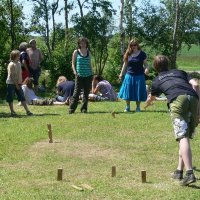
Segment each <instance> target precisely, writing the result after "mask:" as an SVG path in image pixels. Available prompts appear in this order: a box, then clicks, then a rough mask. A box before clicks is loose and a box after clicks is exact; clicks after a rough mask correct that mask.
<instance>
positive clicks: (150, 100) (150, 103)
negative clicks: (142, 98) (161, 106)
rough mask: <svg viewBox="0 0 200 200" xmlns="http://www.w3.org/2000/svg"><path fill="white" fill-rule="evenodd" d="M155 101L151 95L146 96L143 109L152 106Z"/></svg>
mask: <svg viewBox="0 0 200 200" xmlns="http://www.w3.org/2000/svg"><path fill="white" fill-rule="evenodd" d="M155 99H156V97H155V96H152V95H151V94H149V95H148V98H147V101H146V103H145V106H144V109H146V108H147V107H148V106H151V105H152V102H153V101H154V100H155Z"/></svg>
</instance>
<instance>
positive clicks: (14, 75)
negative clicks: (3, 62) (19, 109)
mask: <svg viewBox="0 0 200 200" xmlns="http://www.w3.org/2000/svg"><path fill="white" fill-rule="evenodd" d="M19 59H20V51H18V50H13V51H12V52H11V54H10V63H9V64H8V68H7V70H8V76H7V79H6V84H7V97H6V101H7V102H8V104H9V108H10V111H11V116H13V117H14V116H17V114H16V113H15V111H14V108H13V98H14V94H15V93H16V95H17V99H18V101H21V104H22V106H23V107H24V109H25V110H26V114H27V115H29V116H30V115H33V113H31V112H30V111H29V109H28V106H27V104H26V101H25V97H24V93H23V90H22V88H21V84H22V69H21V63H20V62H19Z"/></svg>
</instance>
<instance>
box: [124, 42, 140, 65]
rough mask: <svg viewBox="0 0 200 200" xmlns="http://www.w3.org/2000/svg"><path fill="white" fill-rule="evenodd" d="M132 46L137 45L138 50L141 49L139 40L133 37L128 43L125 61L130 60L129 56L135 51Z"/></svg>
mask: <svg viewBox="0 0 200 200" xmlns="http://www.w3.org/2000/svg"><path fill="white" fill-rule="evenodd" d="M132 46H137V48H138V50H141V47H140V45H139V42H138V40H136V39H132V40H131V41H130V42H129V44H128V48H127V50H126V52H125V54H124V62H127V61H128V57H129V56H130V55H131V54H132V53H133V49H132Z"/></svg>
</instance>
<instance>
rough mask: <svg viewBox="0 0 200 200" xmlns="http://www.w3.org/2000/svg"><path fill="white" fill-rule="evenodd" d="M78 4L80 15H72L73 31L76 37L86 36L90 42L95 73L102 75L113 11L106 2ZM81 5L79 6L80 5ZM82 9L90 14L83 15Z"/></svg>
mask: <svg viewBox="0 0 200 200" xmlns="http://www.w3.org/2000/svg"><path fill="white" fill-rule="evenodd" d="M78 2H79V4H78V5H79V6H80V7H79V8H80V11H81V10H82V11H81V14H80V15H79V13H76V14H75V15H73V18H72V21H73V22H74V29H75V32H76V33H77V37H79V36H80V35H81V36H86V37H87V38H88V39H89V41H90V50H91V52H92V55H93V63H94V69H95V73H97V74H102V73H103V70H104V67H105V64H106V61H107V58H108V48H107V45H108V42H109V40H110V35H111V32H112V30H113V29H112V15H113V13H114V10H113V8H112V5H111V3H110V2H109V1H107V0H86V1H83V2H82V3H81V2H80V1H78ZM80 3H81V4H80ZM83 8H88V9H89V10H90V12H88V13H86V14H85V15H84V13H83Z"/></svg>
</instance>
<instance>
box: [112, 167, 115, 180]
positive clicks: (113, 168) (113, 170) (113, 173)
mask: <svg viewBox="0 0 200 200" xmlns="http://www.w3.org/2000/svg"><path fill="white" fill-rule="evenodd" d="M115 176H116V166H112V177H115Z"/></svg>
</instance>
